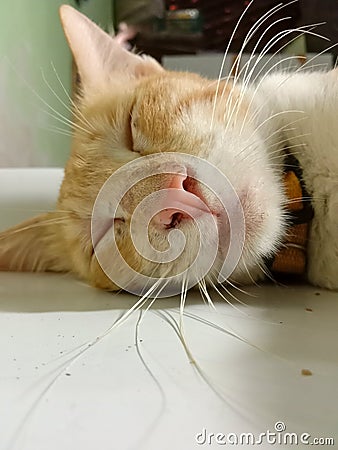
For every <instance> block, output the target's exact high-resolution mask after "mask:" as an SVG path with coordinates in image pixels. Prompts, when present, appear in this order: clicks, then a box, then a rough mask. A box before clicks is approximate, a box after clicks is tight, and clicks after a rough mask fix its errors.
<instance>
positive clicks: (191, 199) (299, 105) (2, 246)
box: [0, 6, 338, 290]
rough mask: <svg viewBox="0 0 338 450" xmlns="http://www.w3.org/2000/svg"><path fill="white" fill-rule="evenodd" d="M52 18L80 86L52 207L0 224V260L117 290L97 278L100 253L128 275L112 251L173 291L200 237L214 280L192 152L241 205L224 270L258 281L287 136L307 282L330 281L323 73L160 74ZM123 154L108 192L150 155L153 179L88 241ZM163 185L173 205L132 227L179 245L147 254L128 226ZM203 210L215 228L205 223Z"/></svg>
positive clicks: (331, 215) (101, 221) (209, 195)
mask: <svg viewBox="0 0 338 450" xmlns="http://www.w3.org/2000/svg"><path fill="white" fill-rule="evenodd" d="M60 15H61V21H62V24H63V27H64V31H65V34H66V37H67V40H68V43H69V45H70V48H71V50H72V53H73V55H74V58H75V61H76V64H77V67H78V71H79V74H80V78H81V87H82V92H81V96H80V98H79V99H78V101H77V105H76V107H75V109H74V121H75V124H74V133H73V141H72V151H71V155H70V158H69V161H68V163H67V165H66V168H65V176H64V181H63V184H62V186H61V190H60V194H59V199H58V203H57V207H56V210H55V211H53V212H48V213H46V214H43V215H41V216H39V217H36V218H33V219H31V220H28V221H26V222H24V223H23V224H20V225H18V226H17V227H14V228H12V229H10V230H8V231H5V232H3V233H1V234H0V269H1V270H13V271H15V270H16V271H60V272H72V273H74V274H76V275H77V276H79V277H80V278H82V279H83V280H86V281H87V282H88V283H90V284H92V285H94V286H97V287H100V288H105V289H110V290H117V289H119V288H120V286H119V284H118V283H117V282H116V277H113V280H112V279H111V277H110V276H109V274H108V273H107V270H106V269H105V268H103V267H102V264H101V262H100V260H104V265H105V266H106V267H107V265H110V273H112V272H116V273H118V274H119V276H121V278H123V277H124V278H126V279H128V277H129V276H130V275H129V274H126V273H123V270H124V269H123V267H122V266H121V264H120V263H119V259H118V258H117V255H116V252H117V251H118V252H119V253H120V255H122V257H123V259H124V260H125V261H126V262H127V265H128V266H129V267H131V268H132V269H133V271H134V272H135V273H141V274H142V275H143V276H145V277H149V279H150V278H151V279H161V278H164V277H166V279H167V280H169V281H168V283H169V282H172V283H175V284H178V285H180V286H182V285H183V287H184V286H188V285H189V280H187V278H189V277H190V274H189V272H185V276H184V277H182V276H180V274H181V273H182V272H183V271H184V270H185V269H186V268H187V267H189V266H190V265H192V264H193V262H194V261H195V258H196V255H197V254H198V252H199V250H200V243H201V241H203V244H204V248H206V249H208V248H210V249H215V246H216V256H215V258H214V260H213V264H212V265H211V267H210V268H209V269H208V271H207V273H205V274H204V276H203V278H204V279H205V281H206V282H207V283H214V282H216V281H217V279H218V278H217V274H218V273H219V271H220V267H221V266H222V262H223V261H224V254H225V253H226V251H227V249H228V248H229V221H228V219H227V217H226V215H224V214H223V211H222V206H221V205H220V204H219V202H218V200H217V198H215V195H214V194H213V192H211V191H212V190H210V189H209V188H208V186H205V185H204V184H203V183H202V182H199V181H198V180H200V179H202V180H203V179H204V178H203V177H204V175H205V174H203V173H198V171H199V170H200V169H199V165H198V164H197V165H195V164H194V161H195V159H194V158H195V157H197V158H199V159H202V160H205V161H207V162H208V164H210V166H212V167H215V168H217V170H218V171H220V172H221V173H222V174H223V175H224V177H225V179H226V180H228V181H229V183H230V184H231V186H232V187H233V189H234V191H235V192H236V193H237V196H238V199H239V201H240V204H241V208H242V212H243V220H244V225H245V229H244V235H243V236H244V241H243V246H242V247H241V252H240V254H239V255H238V261H237V263H236V267H235V268H234V270H233V271H232V273H231V276H230V277H229V280H230V281H235V282H248V281H250V280H253V279H257V278H260V277H262V275H263V271H262V267H263V264H264V259H265V258H267V257H269V256H271V255H273V253H274V252H276V250H277V249H278V247H279V246H280V245H281V243H282V241H283V236H284V234H285V233H286V231H287V225H288V219H287V214H286V213H285V202H286V198H285V193H284V187H283V180H282V175H283V152H284V150H283V149H284V147H285V144H290V145H289V147H290V148H293V147H294V148H297V158H298V160H299V162H300V165H301V167H302V170H303V179H304V182H305V185H306V188H307V190H308V192H309V193H310V194H311V195H312V201H313V207H314V211H315V216H314V219H313V220H312V224H311V230H310V236H309V245H308V273H307V275H308V279H309V281H310V282H312V283H314V284H316V285H319V286H323V287H327V288H332V289H336V288H338V238H337V235H338V183H337V182H338V129H337V124H336V121H337V117H338V76H337V73H336V72H335V71H332V72H329V73H295V74H293V75H290V74H275V75H271V76H267V77H264V78H263V80H262V81H261V82H260V83H259V84H258V85H250V83H241V82H239V81H238V80H235V81H231V80H228V79H226V80H221V81H217V80H216V81H214V82H213V81H210V80H208V79H204V78H202V77H200V76H198V75H195V74H189V73H179V72H171V71H166V70H164V69H163V68H162V67H161V66H160V65H159V64H158V63H157V62H156V61H155V60H153V59H152V58H150V57H147V56H144V55H142V56H139V55H136V54H133V53H130V52H128V51H126V50H125V49H124V48H122V47H121V46H120V45H119V44H118V43H117V42H116V40H114V39H113V38H112V37H111V36H109V35H108V34H106V33H104V32H103V31H102V30H101V29H100V28H99V27H98V26H96V25H95V24H94V23H93V22H91V21H90V20H89V19H88V18H86V17H85V16H83V15H82V14H80V13H79V12H77V11H76V10H74V9H73V8H71V7H70V6H62V7H61V9H60ZM291 144H292V145H291ZM175 154H177V155H179V154H184V155H188V156H189V157H190V156H191V159H190V160H191V161H192V162H191V164H190V163H189V162H187V163H186V162H185V161H186V160H185V159H184V158H183V159H182V161H181V162H180V160H179V159H178V160H176V159H175V158H171V159H170V158H169V159H168V158H166V155H167V156H168V155H169V156H170V155H173V156H175ZM147 155H160V156H163V162H164V166H163V167H162V168H161V164H160V162H159V159H158V158H157V159H156V161H155V160H153V159H151V158H150V159H149V158H143V159H142V157H144V156H147ZM135 160H139V162H140V164H139V165H138V166H135V167H137V168H136V169H135V173H134V172H133V167H134V166H133V165H132V164H131V165H130V166H128V167H130V172H128V174H127V176H126V177H125V178H121V177H120V178H118V179H117V182H116V185H114V184H112V185H111V186H110V189H111V190H112V191H111V192H112V196H113V194H114V190H115V188H116V189H119V188H120V187H121V185H123V183H124V182H125V183H126V184H128V183H130V181H131V180H132V179H133V177H137V173H136V172H137V171H140V170H142V164H144V173H148V172H149V169H152V167H149V165H151V164H152V163H153V164H156V165H157V167H156V170H157V171H156V175H152V176H147V177H145V178H144V179H142V180H141V181H140V182H138V183H135V185H132V186H131V187H130V189H128V192H127V193H126V195H125V196H124V197H123V200H122V201H121V203H120V205H119V206H118V208H117V209H116V210H115V212H114V216H112V215H109V208H106V209H105V208H104V207H102V208H101V210H100V209H99V210H98V212H97V214H96V217H95V224H96V227H97V228H96V230H98V231H97V232H96V235H97V236H96V237H94V238H93V237H92V234H93V233H92V225H93V220H92V216H93V214H92V212H93V208H94V204H95V202H96V200H97V197H98V194H99V193H100V191H101V188H102V187H103V186H104V185H105V183H106V181H107V180H108V179H109V178H110V177H111V175H112V174H114V173H116V172H117V171H118V169H120V168H122V167H124V166H125V165H126V164H127V163H131V162H133V161H135ZM190 160H189V161H190ZM154 161H155V162H154ZM177 161H178V162H177ZM170 164H172V167H170ZM175 164H176V166H175ZM177 164H178V165H179V170H177ZM201 167H202V166H201ZM159 168H160V171H159ZM161 170H162V174H161ZM149 173H151V172H149ZM127 187H129V186H127ZM163 189H164V190H168V189H169V191H170V192H172V193H173V195H174V197H175V199H176V200H177V199H178V200H177V202H178V203H177V206H176V207H175V206H173V205H172V204H171V203H170V204H169V203H168V205H166V201H165V200H164V203H162V204H161V207H160V208H159V212H158V214H155V215H154V217H153V218H152V219H151V220H150V221H149V224H148V226H147V229H146V230H144V229H143V228H142V227H143V225H142V226H141V224H139V231H140V233H141V234H142V233H143V237H144V239H145V238H147V239H149V241H150V242H151V244H152V245H153V246H154V248H156V249H157V250H159V251H162V252H165V251H166V250H167V248H168V245H169V244H170V243H169V244H168V239H169V234H170V232H171V231H172V230H179V231H181V232H182V233H184V235H185V238H186V242H185V248H184V250H183V251H182V252H181V254H180V255H179V256H178V257H177V258H175V259H174V260H171V261H167V262H165V263H163V264H161V262H158V261H151V260H150V259H149V258H146V257H144V256H143V255H142V254H141V253H140V252H139V251H137V249H136V248H135V245H134V242H133V239H132V236H131V231H130V230H131V222H132V216H133V213H134V211H135V209H136V208H137V205H138V204H140V203H141V202H142V201H143V200H144V199H145V198H146V197H147V196H149V195H150V194H151V193H153V192H155V191H161V190H163ZM108 197H109V195H108ZM105 198H106V201H107V204H108V203H109V199H108V200H107V196H106V197H105ZM162 200H163V199H162ZM200 201H202V202H203V204H205V205H206V208H205V210H204V209H203V207H201V206H200V204H199V202H200ZM225 201H228V203H229V205H228V206H229V207H230V209H231V206H232V205H231V202H233V201H234V199H233V198H232V197H231V196H230V197H229V198H228V200H226V199H225ZM103 202H104V200H103ZM180 205H181V206H180ZM182 205H183V206H182ZM103 206H104V205H103ZM184 208H187V210H188V212H187V213H186V212H185V211H184ZM191 208H192V209H191ZM192 210H193V211H196V210H198V211H199V227H196V226H195V224H194V220H193V219H192V217H193V216H194V214H193V213H191V214H190V213H189V211H192ZM210 215H211V216H212V217H213V221H214V222H215V224H216V228H217V230H218V232H219V233H218V237H217V236H216V235H215V234H214V233H212V232H209V226H210ZM136 225H137V224H136ZM240 225H241V224H239V225H238V226H240ZM136 228H137V226H136ZM235 228H236V225H235ZM215 236H216V237H215ZM216 238H217V239H216ZM111 239H115V240H116V244H117V247H116V248H115V247H112V246H111V245H110V244H111V242H110V240H111ZM215 239H216V240H215ZM169 240H170V239H169ZM98 253H100V258H98ZM108 272H109V271H108ZM117 278H119V277H117ZM132 281H133V280H132V279H130V282H131V283H132ZM189 286H190V285H189ZM148 287H149V286H148ZM139 288H141V287H139Z"/></svg>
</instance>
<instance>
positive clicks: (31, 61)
mask: <svg viewBox="0 0 338 450" xmlns="http://www.w3.org/2000/svg"><path fill="white" fill-rule="evenodd" d="M63 3H68V4H70V5H72V6H75V1H62V0H48V1H47V0H31V1H30V2H28V1H27V0H1V2H0V55H1V56H0V136H1V140H0V167H10V166H16V167H18V166H28V165H29V166H63V165H64V163H65V161H66V159H67V157H68V154H69V147H70V139H69V137H68V136H66V135H65V134H62V132H56V130H55V131H51V129H54V128H55V127H59V128H61V129H64V130H69V127H68V126H66V125H64V124H62V123H61V122H58V121H57V120H55V119H53V118H52V117H51V116H50V114H55V113H54V112H53V111H52V110H51V109H50V108H48V107H47V106H46V104H48V105H50V107H51V108H53V109H55V110H56V111H57V112H58V113H60V114H62V115H63V116H65V117H66V118H69V117H70V113H69V111H68V110H67V109H66V108H65V107H64V106H63V105H62V104H61V102H60V101H59V100H58V99H57V98H56V96H55V95H54V94H53V93H52V91H51V89H50V88H49V87H48V86H47V84H46V83H45V81H44V78H45V79H46V80H47V82H48V84H50V85H51V87H52V89H53V90H54V91H55V92H56V93H57V95H58V96H59V97H60V98H61V100H62V101H63V102H65V103H66V104H68V99H67V96H66V94H65V92H64V91H63V88H62V86H61V84H60V82H59V81H58V79H57V76H56V74H55V72H54V70H53V66H54V67H55V70H56V71H57V74H58V77H59V78H60V80H61V81H62V84H63V85H64V87H65V89H66V90H67V92H70V88H71V67H72V66H71V54H70V51H69V49H68V46H67V44H66V40H65V37H64V34H63V31H62V28H61V25H60V21H59V14H58V9H59V6H60V5H61V4H63ZM112 3H113V2H112V1H109V0H108V1H107V0H93V1H90V0H89V1H84V2H82V3H81V7H80V10H81V11H82V12H83V13H84V14H86V15H88V16H89V17H91V18H92V19H93V20H94V21H95V22H97V23H99V24H100V25H101V26H103V27H105V28H107V27H110V26H111V24H112V18H113V7H112ZM47 111H48V112H49V113H47Z"/></svg>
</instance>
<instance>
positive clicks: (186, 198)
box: [155, 175, 210, 227]
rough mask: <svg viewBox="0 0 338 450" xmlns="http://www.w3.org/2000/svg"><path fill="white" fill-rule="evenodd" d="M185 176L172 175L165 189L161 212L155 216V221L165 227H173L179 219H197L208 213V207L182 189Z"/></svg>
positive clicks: (195, 196)
mask: <svg viewBox="0 0 338 450" xmlns="http://www.w3.org/2000/svg"><path fill="white" fill-rule="evenodd" d="M186 179H187V177H186V176H185V175H174V176H173V178H172V180H171V182H170V184H169V186H168V188H167V189H165V193H164V196H163V200H162V202H161V203H162V204H161V205H160V206H161V208H162V210H161V211H160V212H159V213H158V214H156V216H155V221H156V222H157V223H158V224H160V225H164V226H166V227H168V226H170V225H172V226H175V225H176V223H177V222H179V220H180V219H181V218H192V219H194V218H198V217H200V216H201V215H202V214H205V213H210V210H209V208H208V206H207V205H206V204H205V203H204V202H203V201H202V200H201V199H200V198H199V197H198V196H197V195H195V194H193V193H192V192H189V191H188V190H186V188H185V187H184V181H185V180H186Z"/></svg>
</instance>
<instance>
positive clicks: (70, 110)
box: [41, 67, 95, 131]
mask: <svg viewBox="0 0 338 450" xmlns="http://www.w3.org/2000/svg"><path fill="white" fill-rule="evenodd" d="M54 69H55V67H54ZM41 75H42V79H43V81H44V83H45V84H46V86H47V87H48V89H49V90H50V91H51V93H52V94H53V95H54V96H55V98H56V99H57V100H58V101H59V102H60V103H61V105H62V106H63V107H64V108H66V110H67V111H68V112H70V113H71V114H73V115H74V116H75V117H76V118H77V119H78V121H79V122H80V123H82V125H86V126H89V129H91V130H92V131H94V130H95V128H94V127H93V125H91V124H90V123H89V122H88V120H83V118H82V117H81V116H80V115H79V114H77V113H76V112H75V111H76V110H72V109H71V108H70V107H69V106H68V105H67V104H66V103H65V102H64V101H63V100H62V99H61V98H60V96H59V95H58V94H57V93H56V92H55V90H54V89H53V88H52V86H51V85H50V83H49V82H48V80H47V79H46V77H45V74H44V72H43V70H41ZM58 79H59V78H58ZM59 81H60V83H61V80H59ZM61 85H62V84H61ZM68 99H70V98H69V96H68Z"/></svg>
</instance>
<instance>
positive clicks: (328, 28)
mask: <svg viewBox="0 0 338 450" xmlns="http://www.w3.org/2000/svg"><path fill="white" fill-rule="evenodd" d="M299 3H300V9H301V17H300V21H299V22H300V23H299V25H309V24H312V23H318V22H326V23H325V24H324V25H320V26H319V27H317V28H316V30H315V31H316V33H318V34H321V35H322V36H325V37H327V38H329V39H330V41H331V42H328V41H326V40H324V39H320V38H318V37H315V36H310V35H309V36H307V37H306V46H307V50H308V51H309V52H313V53H319V52H321V51H323V50H325V49H327V48H328V47H330V45H333V44H337V43H338V1H337V0H299ZM337 47H338V46H335V47H334V48H332V49H330V50H329V51H330V53H332V54H333V55H335V57H337V56H338V48H337Z"/></svg>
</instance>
